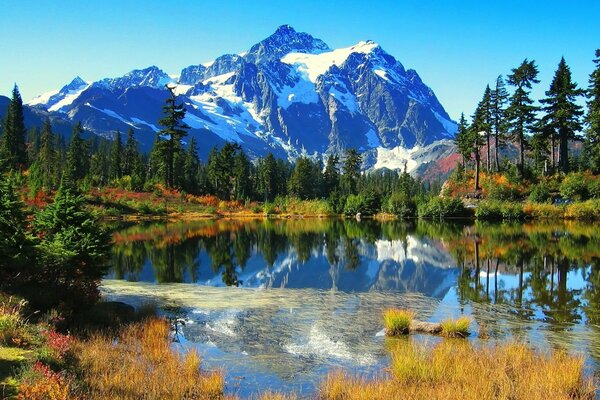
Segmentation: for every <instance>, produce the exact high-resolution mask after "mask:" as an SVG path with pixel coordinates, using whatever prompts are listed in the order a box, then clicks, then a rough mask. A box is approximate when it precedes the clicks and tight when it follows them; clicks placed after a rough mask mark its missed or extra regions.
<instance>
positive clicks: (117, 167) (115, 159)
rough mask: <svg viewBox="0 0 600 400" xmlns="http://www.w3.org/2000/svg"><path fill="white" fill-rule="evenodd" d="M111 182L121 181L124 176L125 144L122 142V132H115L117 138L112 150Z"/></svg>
mask: <svg viewBox="0 0 600 400" xmlns="http://www.w3.org/2000/svg"><path fill="white" fill-rule="evenodd" d="M108 174H109V178H110V180H113V181H114V180H117V179H121V177H122V176H123V142H122V140H121V132H119V131H116V132H115V138H114V140H113V143H112V145H111V148H110V165H109V173H108Z"/></svg>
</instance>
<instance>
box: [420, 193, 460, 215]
mask: <svg viewBox="0 0 600 400" xmlns="http://www.w3.org/2000/svg"><path fill="white" fill-rule="evenodd" d="M418 210H419V212H418V213H419V217H420V218H439V219H442V218H459V217H465V216H467V210H466V209H465V206H464V205H463V203H462V201H461V200H460V199H455V198H448V197H432V198H431V199H429V201H428V202H426V203H423V204H420V205H419V207H418Z"/></svg>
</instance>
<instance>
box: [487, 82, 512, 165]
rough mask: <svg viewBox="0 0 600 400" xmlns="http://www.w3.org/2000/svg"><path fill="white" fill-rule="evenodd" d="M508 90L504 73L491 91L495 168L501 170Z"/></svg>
mask: <svg viewBox="0 0 600 400" xmlns="http://www.w3.org/2000/svg"><path fill="white" fill-rule="evenodd" d="M507 102H508V91H507V90H506V86H505V84H504V79H503V78H502V75H499V76H498V78H497V79H496V87H495V88H494V90H493V91H492V93H491V107H492V110H491V112H492V130H493V132H494V169H495V171H496V172H498V171H500V155H499V152H500V147H501V146H502V145H503V144H504V135H505V132H506V103H507Z"/></svg>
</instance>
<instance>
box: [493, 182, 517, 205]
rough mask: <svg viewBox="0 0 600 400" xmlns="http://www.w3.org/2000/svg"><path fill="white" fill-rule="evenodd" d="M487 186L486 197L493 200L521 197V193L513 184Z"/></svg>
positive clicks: (508, 199)
mask: <svg viewBox="0 0 600 400" xmlns="http://www.w3.org/2000/svg"><path fill="white" fill-rule="evenodd" d="M486 186H487V197H488V198H489V199H493V200H506V201H514V200H518V199H520V198H521V194H520V192H519V190H518V189H517V187H516V186H514V185H513V184H494V183H490V184H488V185H486Z"/></svg>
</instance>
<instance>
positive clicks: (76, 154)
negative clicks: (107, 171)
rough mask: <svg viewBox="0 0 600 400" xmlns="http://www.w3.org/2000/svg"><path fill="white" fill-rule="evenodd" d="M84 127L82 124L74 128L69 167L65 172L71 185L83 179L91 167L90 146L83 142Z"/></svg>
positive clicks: (69, 151)
mask: <svg viewBox="0 0 600 400" xmlns="http://www.w3.org/2000/svg"><path fill="white" fill-rule="evenodd" d="M82 134H83V127H82V126H81V122H79V123H77V125H75V126H74V127H73V133H72V135H71V142H70V144H69V149H68V151H67V165H66V170H65V178H66V179H67V181H68V182H70V183H73V184H75V183H77V182H78V181H80V180H81V179H83V178H84V177H85V176H86V175H87V173H88V171H89V166H90V154H89V149H88V144H87V143H86V142H85V140H83V138H82V137H81V135H82Z"/></svg>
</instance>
